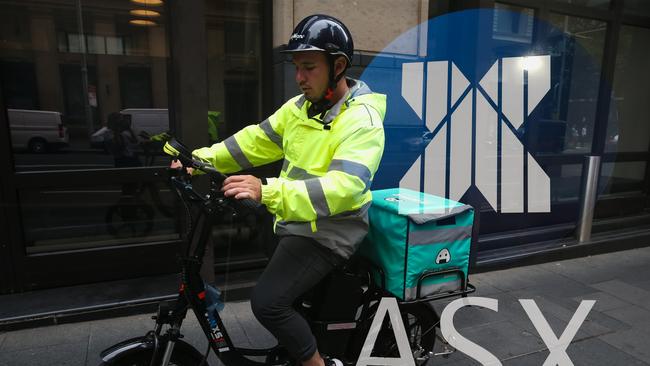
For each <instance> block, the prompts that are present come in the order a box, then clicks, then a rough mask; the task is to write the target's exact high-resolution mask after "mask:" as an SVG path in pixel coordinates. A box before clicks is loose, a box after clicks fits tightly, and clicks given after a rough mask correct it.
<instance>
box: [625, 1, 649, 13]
mask: <svg viewBox="0 0 650 366" xmlns="http://www.w3.org/2000/svg"><path fill="white" fill-rule="evenodd" d="M623 12H625V13H626V14H631V15H642V16H650V1H648V0H625V1H624V2H623Z"/></svg>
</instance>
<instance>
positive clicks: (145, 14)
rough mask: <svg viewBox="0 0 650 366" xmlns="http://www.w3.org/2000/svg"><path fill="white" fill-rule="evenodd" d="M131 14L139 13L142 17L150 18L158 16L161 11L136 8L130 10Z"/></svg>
mask: <svg viewBox="0 0 650 366" xmlns="http://www.w3.org/2000/svg"><path fill="white" fill-rule="evenodd" d="M129 13H130V14H131V15H137V16H140V17H149V18H156V17H159V16H160V13H159V12H157V11H153V10H145V9H135V10H131V11H129Z"/></svg>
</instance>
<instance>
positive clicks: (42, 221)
mask: <svg viewBox="0 0 650 366" xmlns="http://www.w3.org/2000/svg"><path fill="white" fill-rule="evenodd" d="M19 197H20V200H21V210H22V221H23V223H24V228H25V229H24V237H25V246H26V248H27V252H28V253H42V252H49V251H57V250H70V249H80V248H92V247H100V246H108V245H123V244H131V243H139V242H142V241H158V240H173V239H178V238H179V236H178V229H179V228H178V224H179V223H178V220H177V216H178V215H176V212H178V208H177V207H176V201H175V197H174V195H173V193H172V192H171V191H170V190H169V188H168V187H167V185H166V183H164V182H146V183H142V182H128V183H124V184H122V185H108V186H95V187H76V186H75V187H70V188H59V189H40V190H23V191H20V192H19Z"/></svg>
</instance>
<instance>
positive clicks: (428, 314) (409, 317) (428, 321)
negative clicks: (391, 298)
mask: <svg viewBox="0 0 650 366" xmlns="http://www.w3.org/2000/svg"><path fill="white" fill-rule="evenodd" d="M399 309H400V313H401V314H402V321H403V322H404V328H405V329H406V336H407V337H408V341H409V345H410V347H411V352H412V355H413V359H414V360H415V364H416V365H424V364H425V363H426V362H427V361H428V360H429V358H430V357H429V352H433V347H434V345H435V342H436V326H437V325H438V323H439V319H438V315H437V314H436V312H435V311H434V310H433V309H432V308H431V307H429V306H428V305H426V304H424V303H420V304H418V303H416V304H400V305H399ZM371 355H372V356H373V357H399V356H400V354H399V349H398V347H397V342H396V340H395V333H394V331H393V329H392V326H391V323H390V319H389V318H388V316H386V318H385V319H384V322H383V324H382V326H381V330H380V331H379V334H378V336H377V342H376V344H375V347H374V350H373V352H372V354H371Z"/></svg>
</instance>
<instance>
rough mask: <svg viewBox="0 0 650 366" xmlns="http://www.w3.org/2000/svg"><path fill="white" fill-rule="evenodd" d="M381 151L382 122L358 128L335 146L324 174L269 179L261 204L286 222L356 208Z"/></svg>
mask: <svg viewBox="0 0 650 366" xmlns="http://www.w3.org/2000/svg"><path fill="white" fill-rule="evenodd" d="M383 151H384V130H383V128H382V126H381V125H374V126H371V125H369V126H365V127H361V128H358V129H357V130H356V131H354V132H352V133H351V134H350V135H348V136H347V138H345V140H344V141H342V142H341V143H340V144H339V146H338V147H337V148H336V150H335V153H334V156H333V159H332V161H331V163H330V166H329V168H328V171H327V173H326V174H325V175H323V176H322V177H318V178H310V179H306V180H288V179H285V178H269V179H267V184H266V185H263V186H262V203H263V204H265V205H266V207H267V209H268V210H269V211H270V212H271V213H273V214H278V215H279V216H281V217H282V218H284V219H285V220H287V221H312V220H315V219H317V218H321V217H327V216H332V215H336V214H339V213H342V212H346V211H350V210H353V209H356V208H359V207H360V206H361V204H362V203H363V201H364V197H363V196H364V195H365V194H366V192H367V191H368V190H369V189H370V184H371V182H372V178H373V177H374V174H375V172H376V171H377V168H378V166H379V162H380V160H381V156H382V154H383Z"/></svg>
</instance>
